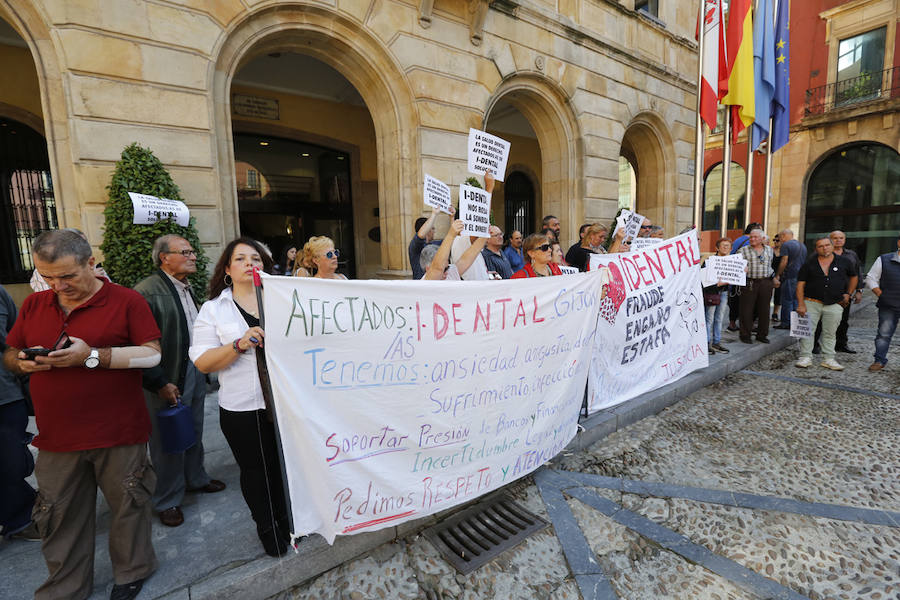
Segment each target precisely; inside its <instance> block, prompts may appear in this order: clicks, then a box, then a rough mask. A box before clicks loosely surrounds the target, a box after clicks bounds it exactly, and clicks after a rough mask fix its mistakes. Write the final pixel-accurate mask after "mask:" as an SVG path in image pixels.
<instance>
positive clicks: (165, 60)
mask: <svg viewBox="0 0 900 600" xmlns="http://www.w3.org/2000/svg"><path fill="white" fill-rule="evenodd" d="M636 4H637V6H636ZM697 8H698V0H690V1H683V2H677V3H676V2H658V3H657V2H649V3H648V2H642V1H641V0H493V1H489V0H320V1H313V0H300V1H294V2H287V1H277V0H217V1H215V2H206V1H197V0H81V1H78V2H72V1H70V0H0V19H2V21H0V61H2V62H3V64H4V65H6V66H7V68H6V69H5V71H6V73H5V77H4V85H3V86H0V119H2V120H3V123H4V124H5V125H4V127H7V128H8V127H19V128H20V129H23V130H25V129H27V130H29V135H30V134H31V133H32V132H33V133H34V134H35V135H39V136H42V137H43V139H44V140H45V141H46V147H47V157H46V165H45V166H46V168H45V169H44V168H43V167H35V169H34V171H35V172H36V173H44V177H45V179H46V178H47V177H49V178H51V179H52V203H54V204H55V215H56V218H57V220H58V223H57V225H58V226H60V227H79V228H81V229H83V230H85V231H86V233H87V235H88V237H89V239H90V241H91V243H92V244H93V245H95V246H98V245H99V243H100V240H101V238H102V227H103V217H102V211H103V207H104V201H105V197H106V191H105V186H106V185H107V184H108V182H109V178H110V174H111V172H112V169H113V165H114V162H115V161H116V160H117V159H118V157H119V155H120V153H121V151H122V149H123V148H124V147H125V146H127V145H128V144H130V143H132V142H138V143H140V144H142V145H144V146H148V147H150V148H151V149H152V150H153V151H154V152H155V153H156V155H157V156H158V157H159V158H160V159H161V160H162V162H163V163H164V164H165V165H166V167H167V168H168V169H169V171H170V172H171V174H172V176H173V177H174V179H175V181H176V183H177V184H178V185H179V186H180V188H181V190H182V195H183V197H184V198H185V199H186V201H187V203H188V205H189V207H190V208H191V211H192V213H193V214H194V215H195V216H196V217H197V220H198V225H199V229H200V236H201V240H202V241H203V243H204V244H205V245H206V246H207V248H208V250H209V251H210V253H211V254H212V255H213V257H214V258H215V257H216V256H217V254H218V249H220V248H221V247H222V246H223V244H224V243H225V242H226V241H227V240H229V239H231V238H233V237H235V236H236V235H238V234H239V233H250V234H253V235H257V236H258V237H261V238H263V239H266V240H268V241H269V243H270V245H272V246H273V250H274V251H275V252H278V251H279V250H280V248H279V246H283V245H285V244H288V243H301V244H302V242H303V241H304V238H305V237H308V236H309V235H311V234H322V233H327V234H329V235H332V237H335V238H336V239H338V241H339V244H338V245H339V247H341V248H342V252H343V254H344V255H345V256H349V257H351V260H352V262H351V263H350V264H347V265H346V268H347V269H348V271H351V272H352V273H353V274H354V275H355V276H357V277H402V276H406V275H407V274H408V269H409V265H408V259H407V256H406V246H407V243H408V241H409V239H410V237H411V236H412V235H413V221H414V220H415V218H416V217H418V216H420V215H422V214H423V213H425V212H426V211H425V210H424V207H423V202H422V192H421V190H422V184H423V180H424V174H426V173H428V174H430V175H432V176H434V177H437V178H439V179H442V180H443V181H445V182H446V183H448V184H450V185H451V186H452V187H454V188H455V186H457V185H458V184H459V183H461V182H462V181H464V180H465V178H466V177H467V176H468V175H469V174H468V173H467V172H466V160H465V159H466V157H465V153H466V151H465V144H466V137H467V133H468V130H469V128H470V127H474V128H479V129H486V130H488V131H492V132H494V133H496V134H497V135H499V136H501V137H504V138H505V139H509V140H510V141H511V142H512V144H513V147H512V154H511V156H510V168H509V170H508V179H507V182H506V184H505V186H504V185H498V188H497V190H496V191H495V194H494V203H493V206H492V210H493V212H494V219H495V221H497V222H498V223H500V224H501V226H503V225H504V224H505V223H513V222H514V223H520V224H522V227H523V228H525V229H535V228H537V227H538V225H539V222H540V218H541V216H542V215H544V214H554V215H556V216H558V217H559V218H560V219H561V221H562V228H563V236H562V237H563V242H564V243H571V242H573V241H575V240H576V239H577V237H578V236H577V230H578V226H579V225H580V224H581V223H582V222H585V221H603V222H608V221H609V220H610V219H611V218H612V217H613V215H614V214H615V212H616V210H617V209H618V206H619V197H620V193H619V182H620V173H619V171H620V157H624V159H625V160H626V161H627V162H628V164H630V166H631V167H632V168H633V171H634V181H635V184H636V190H632V195H633V196H635V197H636V201H635V202H636V208H637V210H638V211H640V212H641V213H643V214H646V215H648V216H649V217H650V218H651V219H653V221H654V222H657V223H660V224H662V225H664V226H665V228H666V230H667V232H676V231H677V230H678V229H680V228H681V227H683V226H685V225H688V224H690V222H691V218H692V212H691V186H692V173H693V127H694V111H695V106H696V97H695V80H696V68H697V62H696V61H697V49H696V44H695V42H694V40H693V34H694V28H695V22H696V13H697ZM23 126H24V127H23ZM267 152H268V154H267ZM304 161H306V162H304ZM7 170H9V169H7ZM455 193H456V191H455V189H454V194H455ZM48 194H49V192H47V190H44V195H48ZM32 195H39V194H38V193H37V192H33V194H32ZM5 202H6V203H7V204H9V203H10V202H13V203H14V201H12V200H9V199H8V198H7V199H5ZM529 203H530V204H529ZM298 207H299V208H298ZM45 208H46V207H45ZM7 210H11V209H9V207H7ZM516 219H518V220H516ZM26 225H27V224H26ZM24 226H25V225H23V227H24ZM443 226H444V227H445V226H446V223H444V225H443ZM10 235H17V236H19V241H18V245H17V246H16V248H17V250H16V249H13V250H11V249H10V246H12V245H15V244H7V245H6V246H7V247H6V248H5V249H4V252H6V253H7V254H9V253H13V254H15V251H18V252H19V256H18V259H19V264H18V271H17V270H16V264H15V259H16V258H17V257H16V256H11V257H6V258H4V261H5V262H4V269H3V273H4V275H3V276H4V281H3V283H4V285H7V284H10V283H21V273H22V272H23V271H24V270H25V268H26V267H27V266H28V265H26V264H23V263H22V261H26V262H27V252H24V253H23V252H22V248H23V247H25V246H27V243H28V238H27V234H22V233H21V232H16V231H12V232H11V233H10ZM23 235H24V237H23ZM4 236H6V232H4ZM23 256H24V257H26V258H23ZM20 295H21V294H20Z"/></svg>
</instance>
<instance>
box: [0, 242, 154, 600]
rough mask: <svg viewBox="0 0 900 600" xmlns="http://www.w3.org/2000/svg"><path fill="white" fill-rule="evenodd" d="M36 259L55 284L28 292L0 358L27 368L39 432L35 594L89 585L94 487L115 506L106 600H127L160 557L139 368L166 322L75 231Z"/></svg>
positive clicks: (82, 592)
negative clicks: (111, 275) (103, 266)
mask: <svg viewBox="0 0 900 600" xmlns="http://www.w3.org/2000/svg"><path fill="white" fill-rule="evenodd" d="M32 255H33V258H34V263H35V266H36V268H37V270H38V272H39V273H40V274H41V276H42V277H43V278H44V280H45V281H46V282H47V284H48V285H49V286H50V290H47V291H43V292H38V293H35V294H32V295H30V296H29V297H28V298H26V299H25V302H24V303H23V305H22V310H21V312H20V314H19V318H18V319H17V320H16V323H15V325H14V326H13V328H12V331H10V333H9V335H8V336H7V338H6V343H7V345H8V347H7V349H6V350H5V351H4V353H3V364H4V366H5V367H6V368H7V369H8V370H10V371H13V372H15V373H30V374H31V396H32V400H33V402H34V409H35V417H36V419H37V426H38V430H39V433H38V436H37V437H36V438H35V439H34V441H33V444H34V445H35V446H36V447H37V448H38V449H39V450H40V452H39V454H38V458H37V464H36V465H35V475H36V477H37V481H38V488H39V491H38V498H37V501H36V502H35V506H34V511H33V513H32V517H33V519H34V523H35V525H36V527H37V530H38V532H39V533H40V534H41V538H42V544H41V550H42V552H43V554H44V560H45V561H46V563H47V570H48V571H49V575H48V577H47V580H46V581H45V582H44V583H43V585H41V587H39V588H38V589H37V590H36V591H35V596H34V597H35V598H36V599H39V600H41V599H46V598H73V599H79V598H87V597H88V596H90V595H91V593H92V592H93V575H94V573H93V571H94V539H95V536H96V531H95V525H96V498H97V488H98V487H99V488H100V490H101V491H102V492H103V495H104V497H105V498H106V500H107V503H108V504H109V508H110V531H109V554H110V559H111V560H112V565H113V575H114V577H115V585H114V586H113V589H112V593H111V594H110V598H111V599H112V600H130V599H131V598H134V597H135V596H137V594H138V593H139V592H140V590H141V587H142V585H143V582H144V579H146V578H147V577H148V576H150V574H151V573H153V571H154V570H155V569H156V565H157V562H156V555H155V554H154V552H153V545H152V543H151V533H150V529H151V512H150V509H151V505H150V502H149V500H150V495H151V493H152V492H153V490H154V488H155V486H156V475H155V473H154V472H153V468H152V467H151V466H150V463H149V460H148V457H147V440H148V438H149V436H150V418H149V416H148V415H147V407H146V404H145V403H144V396H143V394H142V393H141V374H142V369H144V368H150V367H152V366H154V365H156V364H158V363H159V356H160V346H159V338H160V333H159V329H158V328H157V326H156V322H155V321H154V320H153V315H152V314H151V313H150V308H149V307H148V306H147V302H146V301H145V300H144V299H143V297H141V295H140V294H138V293H137V292H135V291H133V290H129V289H127V288H124V287H121V286H119V285H116V284H114V283H110V282H108V281H105V280H102V279H98V278H97V277H95V275H94V272H93V267H94V259H93V257H92V256H91V246H90V244H88V242H87V241H86V240H84V239H82V238H81V237H80V236H78V235H77V234H75V233H73V232H70V231H65V230H56V231H46V232H44V233H42V234H41V235H39V236H38V237H37V238H36V239H35V240H34V242H33V244H32ZM62 333H65V334H66V336H65V337H62V338H61V334H62ZM66 340H67V341H68V342H70V345H69V346H68V347H63V348H60V349H54V350H52V351H51V352H50V353H49V354H47V355H46V356H35V357H34V358H33V359H30V358H29V357H28V355H26V353H25V352H22V350H21V349H22V348H52V347H53V346H54V345H56V344H59V345H60V346H65V344H66Z"/></svg>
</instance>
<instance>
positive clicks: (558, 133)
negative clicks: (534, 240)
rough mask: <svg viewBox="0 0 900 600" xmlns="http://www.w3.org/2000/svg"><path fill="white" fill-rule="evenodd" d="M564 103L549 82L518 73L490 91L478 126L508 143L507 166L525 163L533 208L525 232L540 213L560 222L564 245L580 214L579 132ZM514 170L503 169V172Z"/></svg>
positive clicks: (574, 231)
mask: <svg viewBox="0 0 900 600" xmlns="http://www.w3.org/2000/svg"><path fill="white" fill-rule="evenodd" d="M568 107H569V103H568V101H567V99H566V96H565V93H564V92H563V90H561V89H560V88H559V87H558V86H557V85H556V84H554V83H553V82H550V81H548V80H545V79H543V78H538V77H532V76H526V75H517V76H513V77H510V78H509V79H507V80H506V81H504V82H503V83H502V84H501V85H500V86H499V87H498V88H497V91H496V92H494V96H493V98H492V100H491V101H490V102H489V103H488V108H487V110H486V111H485V117H484V125H483V128H484V129H485V130H486V131H488V132H494V133H495V134H496V135H498V136H499V137H502V138H504V139H509V141H511V142H512V146H511V148H510V163H511V164H512V163H518V164H520V165H526V166H527V167H528V170H530V171H531V173H529V175H530V178H531V181H532V183H533V184H535V212H534V222H532V223H530V224H529V225H530V229H529V231H534V230H535V229H537V225H538V221H540V219H541V218H542V217H543V216H544V215H548V214H552V215H555V216H557V217H558V218H559V220H560V222H561V224H562V230H561V237H562V238H563V239H562V240H560V241H561V242H562V243H563V244H564V245H566V246H567V245H568V244H570V243H571V241H572V239H573V236H574V237H575V238H577V232H578V226H579V225H580V224H581V223H580V222H579V220H580V219H581V218H582V216H583V214H584V203H583V198H582V195H583V194H582V191H581V186H582V185H583V182H582V177H581V160H580V150H579V145H578V143H577V142H578V139H579V138H580V133H579V130H578V126H577V123H576V120H575V118H574V115H572V114H571V112H570V109H569V108H568ZM517 144H518V148H517ZM517 153H520V154H517ZM514 170H515V169H514V168H509V169H507V176H509V175H510V174H511V173H512V172H513V171H514ZM520 170H524V169H520ZM494 194H495V197H496V198H498V200H500V198H501V196H502V195H503V194H504V189H503V188H502V187H498V188H497V189H495V192H494ZM507 229H508V227H507ZM529 231H523V233H528V232H529ZM507 233H508V232H507Z"/></svg>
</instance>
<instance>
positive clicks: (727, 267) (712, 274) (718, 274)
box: [705, 254, 747, 286]
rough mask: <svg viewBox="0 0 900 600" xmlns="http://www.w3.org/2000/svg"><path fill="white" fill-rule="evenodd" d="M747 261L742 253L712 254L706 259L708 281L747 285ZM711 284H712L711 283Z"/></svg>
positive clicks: (706, 277)
mask: <svg viewBox="0 0 900 600" xmlns="http://www.w3.org/2000/svg"><path fill="white" fill-rule="evenodd" d="M746 268H747V261H746V259H744V257H743V256H741V255H740V254H730V255H728V256H710V257H708V258H707V259H706V269H708V272H707V273H706V275H705V279H706V280H707V281H712V282H713V283H718V282H722V283H727V284H729V285H742V286H743V285H747V272H746V270H745V269H746ZM710 285H711V284H710Z"/></svg>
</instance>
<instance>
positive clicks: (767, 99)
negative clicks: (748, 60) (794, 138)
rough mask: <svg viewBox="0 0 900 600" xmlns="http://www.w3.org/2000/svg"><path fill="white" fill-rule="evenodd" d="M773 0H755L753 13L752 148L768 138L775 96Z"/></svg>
mask: <svg viewBox="0 0 900 600" xmlns="http://www.w3.org/2000/svg"><path fill="white" fill-rule="evenodd" d="M773 35H774V34H773V32H772V1H771V0H757V3H756V12H755V13H754V15H753V85H754V87H755V88H756V114H755V115H754V117H753V126H752V127H751V130H750V140H751V148H753V149H754V150H756V149H757V148H759V144H760V142H762V141H763V140H764V139H766V138H767V137H769V117H770V116H772V99H773V97H774V96H775V56H774V51H775V43H774V42H773V41H772V37H773Z"/></svg>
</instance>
